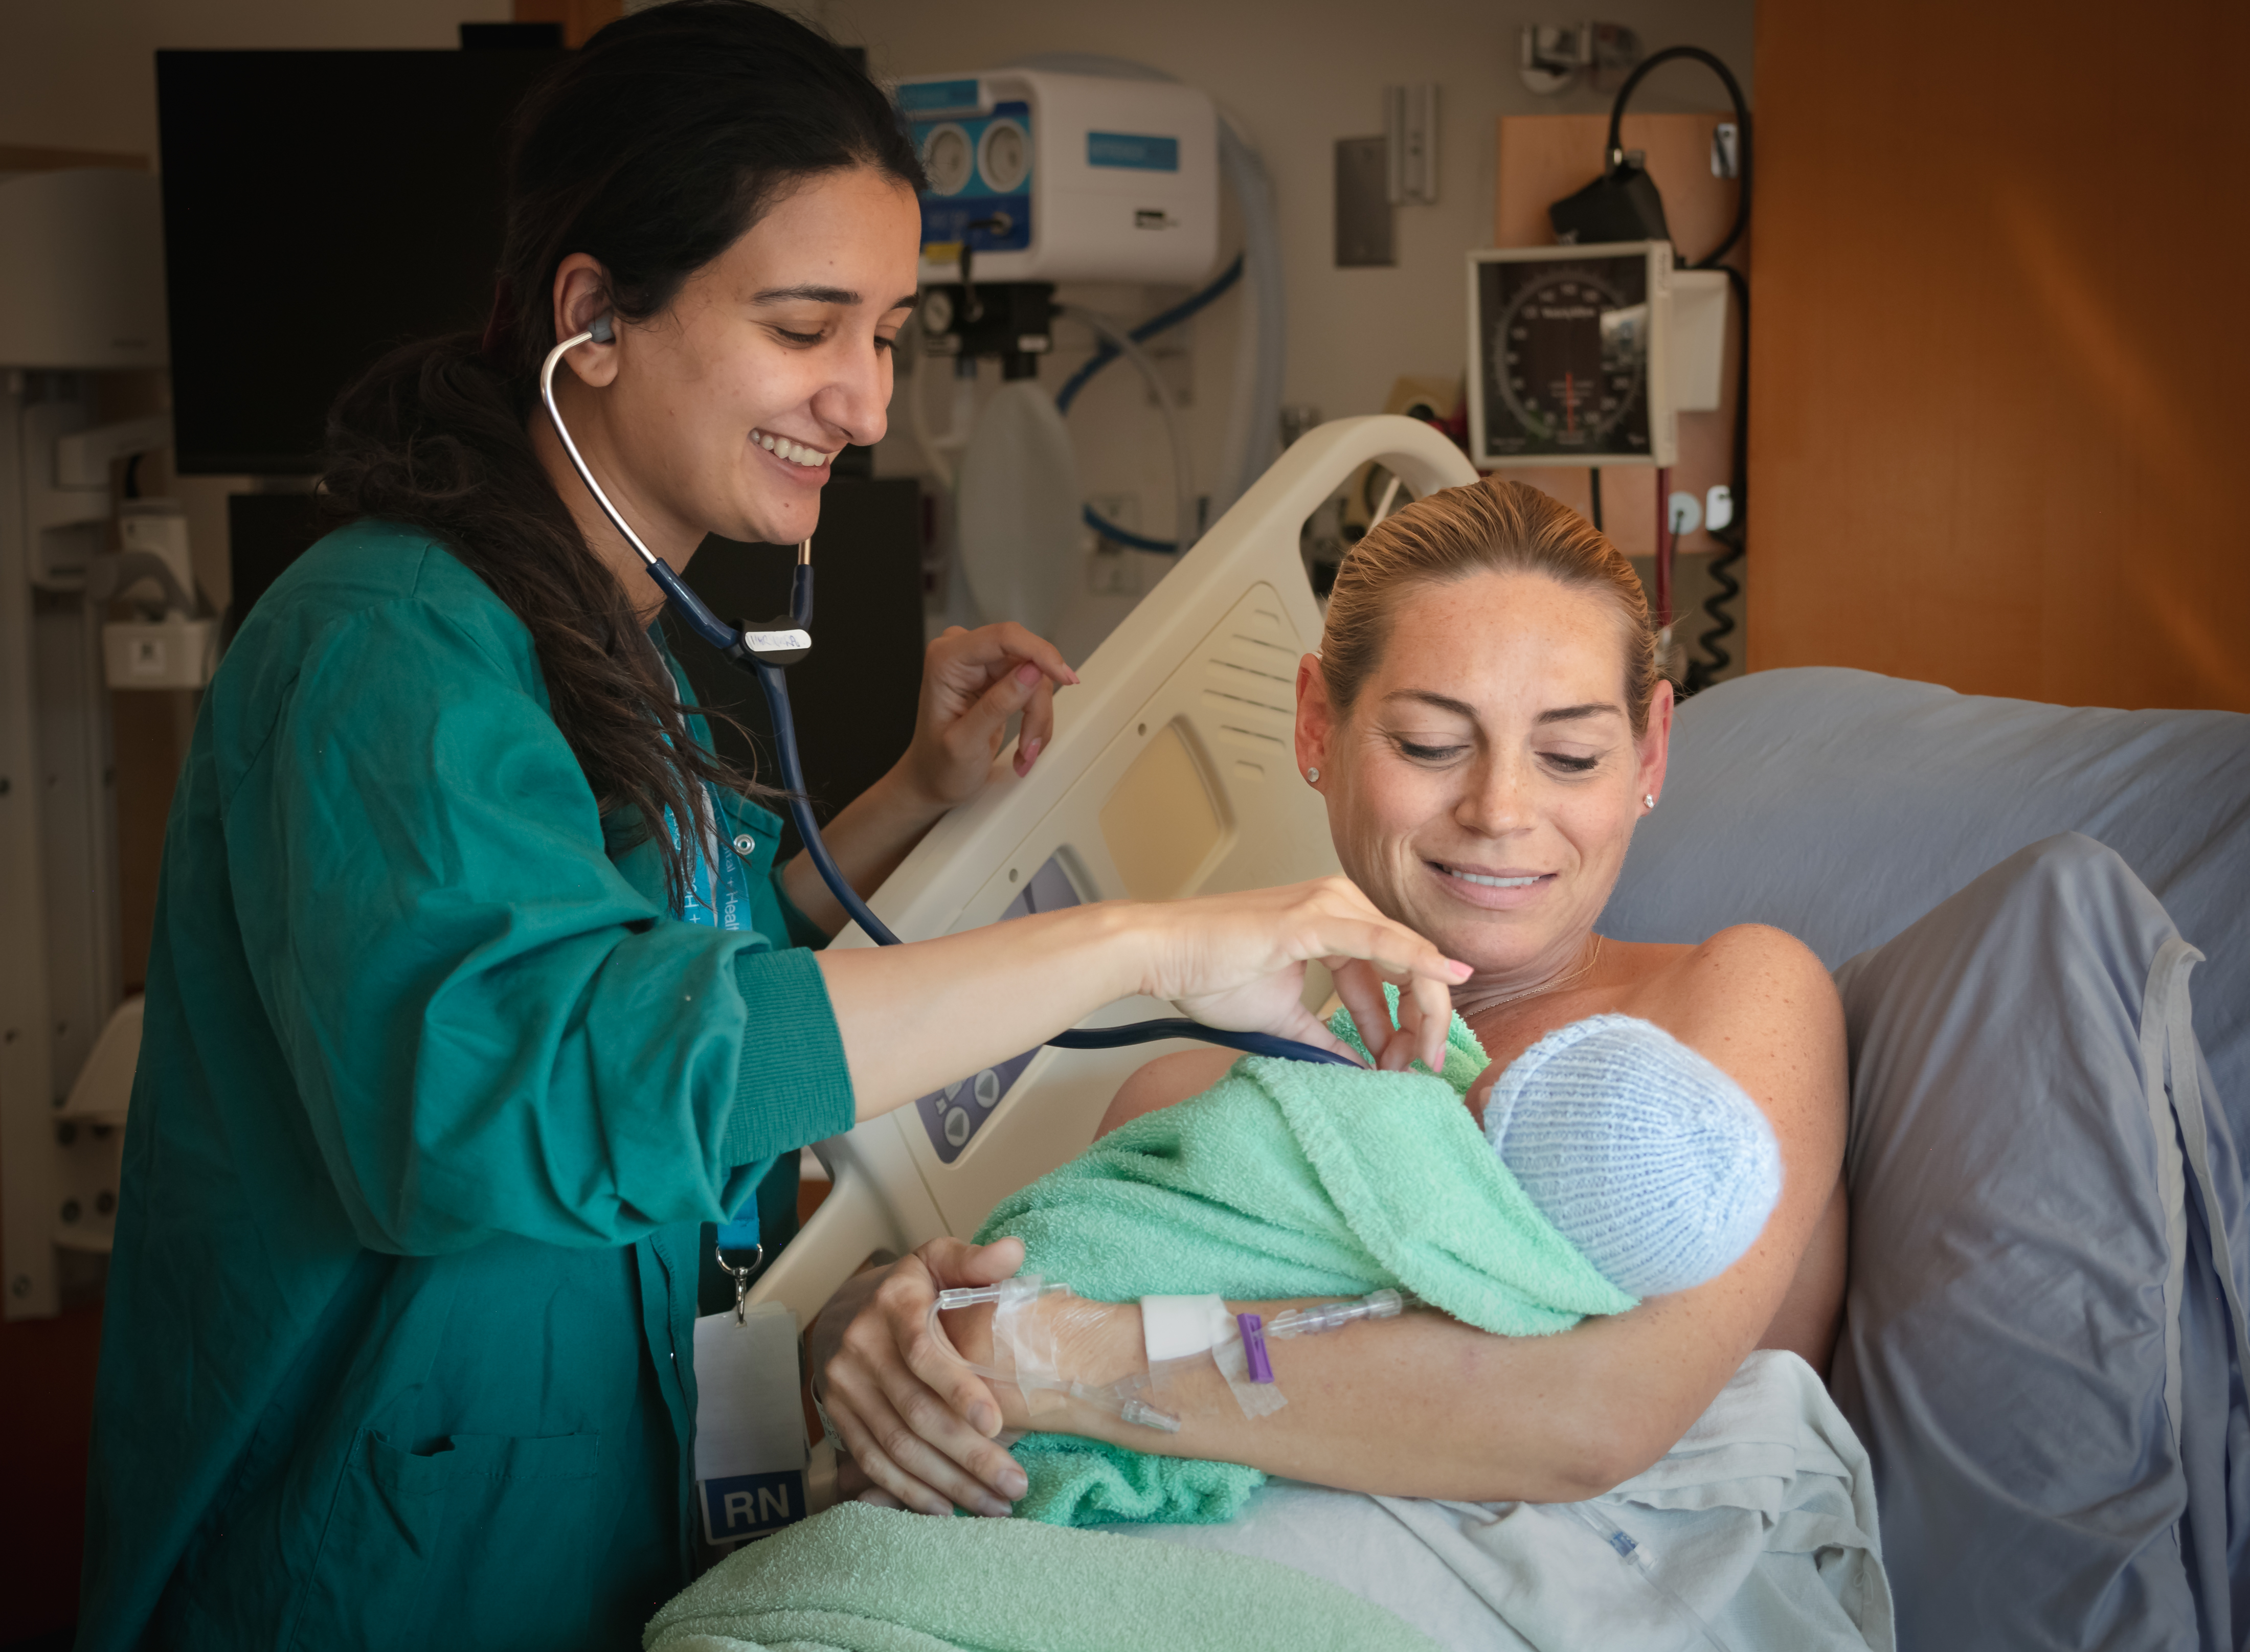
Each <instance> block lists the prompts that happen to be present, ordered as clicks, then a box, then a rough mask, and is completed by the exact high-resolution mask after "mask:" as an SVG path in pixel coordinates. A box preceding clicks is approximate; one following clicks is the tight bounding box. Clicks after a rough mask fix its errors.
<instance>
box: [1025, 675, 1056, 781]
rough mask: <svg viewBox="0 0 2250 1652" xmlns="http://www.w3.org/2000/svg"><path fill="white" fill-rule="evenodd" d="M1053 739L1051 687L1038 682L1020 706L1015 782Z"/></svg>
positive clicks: (1052, 695) (1040, 681) (1050, 683)
mask: <svg viewBox="0 0 2250 1652" xmlns="http://www.w3.org/2000/svg"><path fill="white" fill-rule="evenodd" d="M1053 737H1054V685H1053V683H1052V682H1049V681H1048V680H1047V679H1046V678H1040V679H1039V684H1038V685H1037V686H1036V687H1034V688H1033V689H1032V698H1031V699H1030V700H1029V701H1027V702H1026V703H1025V706H1024V721H1023V725H1022V726H1021V727H1020V728H1018V730H1017V733H1016V778H1017V779H1018V780H1021V779H1022V778H1023V777H1024V776H1025V775H1026V774H1030V773H1031V772H1032V764H1033V763H1036V762H1038V761H1039V754H1040V753H1041V752H1043V751H1045V750H1046V745H1047V741H1048V740H1052V739H1053Z"/></svg>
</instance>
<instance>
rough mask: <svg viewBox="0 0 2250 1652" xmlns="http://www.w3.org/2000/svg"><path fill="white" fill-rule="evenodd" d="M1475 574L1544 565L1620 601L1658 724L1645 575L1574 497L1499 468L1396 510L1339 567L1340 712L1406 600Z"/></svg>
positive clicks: (1326, 645) (1631, 659)
mask: <svg viewBox="0 0 2250 1652" xmlns="http://www.w3.org/2000/svg"><path fill="white" fill-rule="evenodd" d="M1475 574H1543V575H1546V577H1548V578H1549V579H1551V580H1553V581H1555V582H1556V583H1557V584H1560V585H1565V586H1569V587H1570V588H1572V589H1577V590H1584V591H1591V592H1593V593H1594V594H1595V595H1598V596H1601V597H1604V598H1605V599H1606V600H1607V601H1608V602H1610V603H1611V604H1612V606H1613V607H1614V608H1615V609H1617V616H1618V637H1619V639H1620V641H1621V643H1622V644H1623V650H1622V651H1623V655H1624V665H1625V676H1624V681H1623V683H1622V684H1621V685H1620V687H1621V689H1622V691H1623V693H1624V697H1625V715H1626V716H1627V717H1628V718H1629V719H1631V721H1632V732H1633V733H1635V734H1642V733H1646V732H1647V730H1648V709H1649V706H1651V705H1652V704H1653V702H1654V700H1655V699H1656V685H1657V680H1658V679H1657V674H1656V630H1655V627H1654V626H1653V625H1652V624H1651V623H1650V622H1649V617H1648V598H1647V595H1646V594H1645V593H1644V592H1643V591H1642V589H1641V588H1640V576H1639V575H1637V574H1635V573H1634V572H1633V571H1632V563H1631V562H1628V561H1625V557H1624V555H1623V554H1622V553H1620V552H1619V551H1618V547H1616V546H1614V545H1612V544H1611V543H1610V541H1609V540H1608V539H1607V538H1606V537H1605V536H1604V534H1603V533H1602V531H1601V530H1600V529H1599V528H1598V527H1595V526H1594V525H1593V524H1592V523H1591V522H1589V521H1588V520H1586V519H1585V518H1584V517H1583V516H1581V515H1579V514H1578V513H1577V512H1576V511H1574V510H1572V509H1571V508H1570V506H1567V505H1564V504H1563V502H1562V501H1561V500H1559V499H1555V498H1554V497H1552V496H1551V495H1549V494H1546V493H1543V492H1540V491H1539V490H1538V489H1537V488H1536V487H1533V486H1531V485H1529V484H1528V483H1523V482H1504V481H1502V480H1501V479H1500V478H1498V477H1491V478H1487V479H1485V480H1484V481H1481V482H1469V483H1465V484H1464V485H1461V486H1460V487H1448V488H1444V489H1441V490H1439V492H1435V493H1432V494H1431V495H1430V496H1429V497H1428V498H1427V499H1417V500H1415V501H1414V502H1413V503H1412V504H1411V505H1409V506H1405V507H1404V508H1403V509H1401V510H1398V511H1394V512H1392V513H1391V514H1390V515H1389V516H1386V517H1385V518H1384V519H1383V520H1382V521H1380V522H1377V524H1376V525H1375V526H1374V527H1371V528H1370V529H1369V530H1368V531H1367V537H1366V538H1364V539H1363V540H1360V542H1359V543H1358V544H1356V545H1355V546H1353V547H1351V553H1350V554H1349V555H1348V556H1346V557H1345V558H1344V559H1343V564H1342V567H1340V568H1337V569H1336V589H1334V590H1333V591H1331V592H1330V593H1329V612H1328V621H1327V623H1326V624H1325V625H1324V626H1323V627H1322V631H1321V677H1322V681H1323V682H1325V683H1326V685H1327V686H1328V691H1329V701H1330V703H1332V704H1333V705H1334V706H1335V707H1336V712H1337V714H1338V715H1339V716H1341V717H1349V716H1350V715H1351V708H1352V706H1353V705H1354V704H1355V703H1356V701H1357V700H1358V699H1359V694H1360V691H1361V690H1362V689H1363V688H1364V687H1365V686H1366V685H1367V681H1368V679H1369V678H1371V677H1373V676H1374V675H1375V672H1376V670H1377V667H1378V666H1379V665H1380V664H1382V660H1383V650H1384V649H1385V648H1386V647H1387V646H1389V644H1390V642H1391V617H1392V611H1393V610H1394V609H1396V608H1397V607H1398V599H1399V598H1400V597H1402V596H1404V595H1406V594H1407V593H1409V592H1411V591H1413V590H1417V589H1420V588H1422V587H1424V586H1429V585H1448V584H1451V583H1453V582H1454V581H1456V580H1463V579H1467V578H1468V577H1469V576H1470V575H1475Z"/></svg>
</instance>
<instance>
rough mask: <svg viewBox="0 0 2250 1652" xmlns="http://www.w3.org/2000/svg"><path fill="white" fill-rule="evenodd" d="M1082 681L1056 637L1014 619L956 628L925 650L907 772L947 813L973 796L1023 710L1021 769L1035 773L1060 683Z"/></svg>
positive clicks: (904, 764) (902, 764)
mask: <svg viewBox="0 0 2250 1652" xmlns="http://www.w3.org/2000/svg"><path fill="white" fill-rule="evenodd" d="M1077 681H1078V673H1077V672H1076V671H1073V670H1071V668H1070V666H1069V664H1068V663H1067V662H1066V661H1065V660H1064V658H1063V657H1062V656H1061V654H1060V653H1059V652H1058V651H1057V650H1056V649H1055V646H1054V644H1052V643H1049V642H1047V641H1046V640H1044V639H1043V638H1040V637H1034V636H1032V633H1031V632H1029V631H1027V630H1025V629H1024V628H1023V627H1022V626H1020V625H1018V624H1016V623H1013V622H1009V623H1004V624H999V625H982V626H979V627H978V628H977V630H973V631H966V630H962V629H961V627H960V626H958V625H956V626H953V627H951V628H949V630H947V631H946V632H945V634H944V635H943V636H942V637H939V638H938V639H937V640H936V641H935V642H934V643H932V644H930V645H929V647H928V650H927V651H925V652H924V654H923V655H922V665H921V705H920V706H918V707H917V708H916V710H915V712H914V740H913V742H912V743H911V744H910V745H909V746H908V747H907V753H906V755H905V756H904V757H902V758H901V759H900V760H899V773H900V776H901V779H902V780H903V781H905V782H906V783H907V784H908V785H909V786H911V787H912V788H914V791H915V792H916V793H917V794H919V795H921V797H923V798H924V799H925V800H927V802H928V803H929V804H930V805H931V806H932V807H934V808H935V809H938V810H939V811H941V812H942V810H944V809H951V808H953V807H954V806H955V805H956V804H957V803H965V802H968V801H969V800H970V798H971V797H974V796H975V795H977V792H978V791H979V790H980V789H982V788H983V787H984V777H985V776H986V775H987V774H990V772H991V767H992V760H993V759H994V758H995V757H997V756H998V755H999V752H1000V745H1001V742H1002V741H1003V740H1005V739H1006V738H1007V733H1008V719H1010V718H1011V717H1013V716H1015V715H1016V714H1017V713H1018V712H1021V713H1023V719H1024V721H1023V726H1022V729H1021V731H1020V733H1019V735H1018V740H1017V744H1016V773H1017V774H1018V775H1019V776H1020V775H1024V774H1030V773H1031V771H1032V764H1033V763H1034V762H1036V761H1038V760H1039V753H1040V751H1041V749H1042V748H1044V747H1046V743H1047V741H1048V740H1049V739H1050V738H1051V737H1052V736H1053V733H1054V692H1055V690H1056V689H1057V688H1059V687H1066V686H1068V685H1071V684H1073V683H1075V682H1077Z"/></svg>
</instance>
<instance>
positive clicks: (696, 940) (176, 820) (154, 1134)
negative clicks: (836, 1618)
mask: <svg viewBox="0 0 2250 1652" xmlns="http://www.w3.org/2000/svg"><path fill="white" fill-rule="evenodd" d="M695 733H696V737H697V738H698V739H699V740H705V741H707V740H708V732H707V730H704V729H702V728H701V727H700V726H699V727H698V728H697V730H696V731H695ZM652 737H653V736H652ZM721 815H722V819H721V822H720V829H721V841H722V842H723V843H728V844H731V845H732V846H733V849H734V850H735V852H737V853H743V854H744V858H745V860H746V861H747V862H749V865H748V867H747V868H746V870H748V871H749V873H750V877H749V885H750V888H751V891H752V903H753V916H754V919H755V922H756V927H755V928H752V929H747V930H732V931H729V930H721V929H712V928H705V927H699V926H694V925H691V924H687V923H683V922H680V921H678V920H677V919H674V918H673V916H672V915H671V913H670V911H669V908H668V906H667V905H666V898H665V891H664V887H663V882H662V878H661V874H660V871H659V857H658V855H657V851H656V850H655V848H654V846H653V845H652V844H651V843H646V842H644V843H642V844H641V845H640V847H639V848H638V849H636V850H632V851H630V852H627V853H625V854H624V855H622V856H621V857H617V858H612V857H611V854H610V853H608V852H607V851H606V850H605V848H604V842H605V839H604V829H603V824H604V823H603V820H602V816H601V814H600V811H599V809H598V807H597V804H596V802H595V798H594V795H593V793H592V791H591V790H590V788H589V787H588V785H587V783H586V779H585V776H584V774H583V772H582V771H581V770H580V768H579V767H578V764H577V761H576V759H575V758H573V757H572V756H571V754H570V749H569V746H568V745H567V744H566V743H565V742H564V740H563V736H562V733H561V732H560V731H559V730H558V729H557V728H556V725H555V722H554V719H552V717H551V716H550V715H549V711H548V698H547V688H546V684H545V681H544V679H543V678H542V675H541V672H540V669H539V664H538V661H537V658H536V657H535V653H534V651H533V648H532V643H531V637H530V634H529V633H528V631H527V630H525V629H524V627H523V625H522V623H521V622H520V621H518V620H517V619H516V617H515V616H514V614H513V613H512V612H511V611H510V610H509V609H508V608H507V606H506V605H505V604H504V603H502V602H500V599H499V598H498V597H496V596H495V595H493V593H492V591H491V589H489V588H488V587H487V586H486V585H485V584H484V582H482V581H481V580H480V579H478V578H477V577H476V575H473V574H472V573H470V572H469V570H468V569H467V568H465V567H464V566H463V565H462V564H461V563H460V562H459V561H457V560H456V559H455V558H454V557H453V556H452V554H450V553H448V552H447V551H446V550H445V548H444V547H442V546H440V545H438V544H436V543H434V542H432V541H431V540H429V539H428V538H427V536H426V535H424V534H422V533H418V532H416V531H414V530H411V529H409V528H405V527H400V526H398V525H397V524H391V523H383V522H372V521H366V522H361V523H357V524H355V525H354V526H352V527H348V528H346V529H344V530H342V532H340V533H333V534H331V535H329V536H328V538H327V539H325V540H321V543H320V544H318V545H316V546H315V547H313V549H312V550H311V551H310V552H308V553H307V554H306V555H305V556H304V557H303V558H302V559H301V560H300V561H298V562H297V563H296V564H295V565H294V566H293V567H292V568H290V569H289V570H288V572H287V573H286V574H285V575H283V576H282V577H281V578H280V580H278V581H277V582H275V583H274V584H273V587H272V589H269V590H268V591H267V592H266V594H265V595H263V596H262V597H260V598H259V602H258V606H257V608H256V609H255V611H254V612H253V613H252V615H251V616H249V618H248V620H247V621H246V622H245V624H244V625H243V628H242V630H241V633H240V634H239V635H238V637H236V639H235V641H234V644H233V646H232V647H231V649H230V650H229V651H228V654H227V657H226V661H225V664H224V665H223V666H222V667H221V669H220V671H219V672H218V674H217V677H216V678H215V679H214V680H213V682H212V684H211V688H210V690H209V692H207V693H206V695H205V696H204V705H203V709H202V712H201V715H200V716H199V717H198V718H197V724H196V733H195V740H194V743H193V745H192V746H191V747H190V751H189V754H188V759H187V763H186V766H185V767H184V769H183V772H182V774H181V777H180V781H179V786H178V790H177V793H176V796H175V799H174V802H173V807H172V814H171V819H170V823H169V827H168V829H167V831H166V836H165V843H164V858H163V872H162V885H161V888H160V890H159V893H158V901H157V915H156V925H155V940H154V944H153V946H152V948H151V953H150V957H149V963H148V1003H147V1010H146V1020H145V1025H144V1030H143V1033H142V1037H141V1064H140V1070H139V1071H138V1073H137V1074H136V1075H135V1079H134V1085H133V1103H132V1112H131V1116H130V1121H129V1123H128V1125H127V1129H126V1140H125V1180H124V1187H123V1194H122V1200H121V1207H120V1209H119V1213H118V1223H117V1248H116V1252H115V1255H114V1257H113V1259H112V1262H111V1266H110V1274H109V1285H108V1294H107V1310H106V1315H105V1324H104V1325H103V1332H102V1348H101V1366H100V1379H99V1382H98V1387H97V1396H96V1421H95V1429H94V1442H93V1463H92V1469H91V1478H90V1483H89V1486H88V1511H87V1558H86V1577H85V1587H84V1598H83V1600H82V1602H81V1608H80V1612H81V1617H80V1628H79V1642H78V1644H79V1647H80V1648H81V1649H85V1652H98V1649H107V1648H114V1647H127V1646H135V1645H148V1644H155V1645H162V1646H167V1647H224V1648H228V1649H248V1648H259V1647H274V1648H279V1647H304V1648H320V1649H327V1648H340V1647H369V1648H387V1647H402V1648H403V1647H462V1648H472V1647H473V1648H502V1647H517V1646H521V1647H538V1648H541V1649H549V1652H551V1649H567V1648H577V1647H589V1648H591V1647H604V1648H607V1647H625V1646H637V1645H638V1644H639V1629H640V1626H641V1625H642V1624H643V1623H644V1622H645V1621H646V1619H647V1618H648V1616H649V1614H651V1613H652V1611H653V1610H654V1608H655V1607H657V1605H658V1604H659V1603H660V1602H661V1601H662V1600H665V1599H666V1597H668V1596H669V1595H671V1594H672V1593H674V1592H675V1591H677V1590H678V1589H679V1588H680V1587H682V1586H683V1585H684V1584H686V1583H687V1581H688V1580H689V1577H690V1573H691V1569H692V1566H693V1564H694V1544H695V1538H694V1531H693V1528H692V1526H691V1523H690V1516H689V1508H690V1504H691V1502H692V1491H693V1476H694V1454H693V1449H692V1441H693V1435H694V1415H695V1374H694V1317H695V1294H696V1293H695V1281H696V1271H697V1266H698V1263H699V1256H698V1252H699V1250H700V1249H701V1247H700V1245H699V1242H698V1239H699V1232H700V1229H701V1224H702V1223H705V1222H721V1221H725V1220H727V1219H728V1217H729V1216H731V1215H734V1214H735V1212H736V1211H737V1210H738V1209H739V1208H742V1206H743V1205H744V1204H746V1203H747V1202H748V1201H749V1199H750V1197H751V1195H752V1193H753V1190H754V1189H755V1187H756V1185H757V1183H758V1181H759V1180H760V1179H761V1177H762V1176H763V1174H764V1173H765V1172H766V1170H767V1169H768V1168H769V1167H770V1166H771V1164H772V1163H773V1161H774V1160H776V1157H778V1156H779V1155H783V1154H785V1153H794V1152H795V1151H796V1150H797V1148H798V1147H800V1146H803V1145H804V1144H805V1143H807V1142H811V1141H815V1140H818V1139H820V1138H822V1137H824V1136H828V1135H832V1134H835V1133H836V1132H839V1131H843V1130H846V1129H848V1128H850V1126H851V1124H852V1091H851V1085H850V1081H849V1080H848V1078H847V1077H846V1076H845V1066H844V1050H843V1046H842V1043H841V1042H840V1040H839V1036H838V1032H837V1028H836V1020H835V1015H834V1012H833V1011H832V1008H831V1007H830V1005H829V1002H828V996H827V992H826V989H825V987H824V986H823V984H822V981H821V978H820V974H819V973H818V969H817V968H816V967H815V966H814V961H813V958H812V954H811V953H810V952H809V951H806V950H804V946H805V945H807V944H817V943H818V940H819V939H820V936H819V934H818V931H817V930H815V929H813V928H812V926H811V925H810V924H809V923H808V922H807V921H806V920H805V919H804V918H803V916H802V915H801V914H799V913H797V912H795V910H794V909H793V908H792V907H790V905H788V903H787V901H786V900H785V899H784V898H783V897H782V895H781V892H780V891H779V889H778V887H777V885H776V883H775V880H774V867H773V864H772V857H773V851H774V843H775V840H776V837H777V836H778V835H779V823H778V822H777V821H776V820H775V818H774V817H773V816H771V815H770V814H768V813H766V812H765V811H764V810H763V809H756V808H754V807H752V806H750V805H749V804H748V803H747V802H743V801H742V799H740V798H737V797H732V796H728V797H724V798H722V799H721ZM617 824H618V823H617V822H616V821H614V820H613V821H612V822H611V826H612V827H613V828H614V827H615V826H616V825H617ZM744 839H747V840H748V841H749V844H750V847H749V850H748V851H747V853H744V851H743V850H742V842H743V840H744ZM791 942H796V943H798V944H797V945H795V946H792V945H791Z"/></svg>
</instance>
